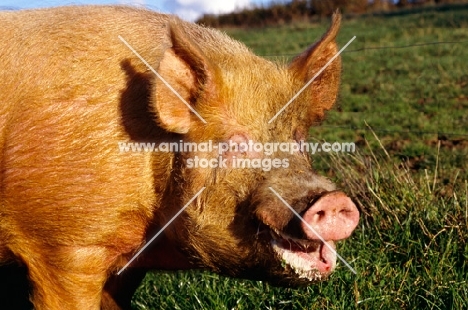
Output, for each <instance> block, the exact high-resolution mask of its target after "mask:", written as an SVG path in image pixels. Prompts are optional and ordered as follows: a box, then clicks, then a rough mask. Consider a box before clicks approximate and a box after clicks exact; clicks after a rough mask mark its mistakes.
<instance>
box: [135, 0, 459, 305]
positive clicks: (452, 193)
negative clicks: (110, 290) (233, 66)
mask: <svg viewBox="0 0 468 310" xmlns="http://www.w3.org/2000/svg"><path fill="white" fill-rule="evenodd" d="M466 16H468V7H467V6H455V7H452V9H451V8H446V9H444V10H442V11H437V10H426V11H422V12H419V13H417V14H410V13H405V14H401V15H398V14H392V16H385V15H382V16H374V17H372V16H367V17H366V18H356V19H350V20H345V21H344V22H343V28H342V31H341V33H340V36H339V39H338V40H339V43H340V46H343V45H344V44H345V43H346V42H347V41H348V40H349V39H350V38H351V37H352V36H353V35H356V36H357V39H356V41H355V42H353V43H352V44H351V46H350V47H349V48H348V50H347V51H346V52H345V53H344V54H343V80H342V87H341V98H340V100H339V106H340V107H339V109H338V110H335V111H332V112H330V113H329V117H328V119H327V120H326V121H325V122H324V123H323V124H322V126H320V127H317V128H313V129H311V131H310V135H311V138H312V139H318V140H326V141H330V142H331V141H343V142H350V141H353V142H355V143H356V145H357V149H358V150H357V152H356V153H353V154H321V155H320V156H314V162H315V163H314V166H315V167H317V169H318V170H320V171H321V172H322V173H324V174H326V175H328V176H329V177H330V178H332V179H333V180H335V181H336V182H338V183H339V184H340V185H341V187H343V188H344V190H345V191H346V192H347V193H349V194H350V195H351V196H352V197H353V198H354V200H355V201H356V202H357V204H358V205H359V208H360V210H361V214H362V216H361V221H360V225H359V227H358V228H357V229H356V231H355V232H354V234H353V236H352V237H351V238H350V239H348V240H346V241H343V242H340V244H339V245H338V252H339V253H340V255H342V256H343V257H344V258H345V259H346V260H348V261H349V262H350V263H351V264H352V266H353V267H354V268H355V269H356V270H357V271H358V274H357V275H353V274H352V273H351V272H350V271H349V270H348V269H347V268H346V267H345V266H343V264H341V263H338V267H337V270H336V272H335V273H334V274H333V275H332V276H331V278H330V279H329V280H328V281H327V282H323V283H319V284H317V285H313V286H309V287H306V288H301V289H289V288H275V287H272V286H270V285H268V284H267V283H262V282H254V281H245V280H237V279H229V278H225V277H221V276H218V275H214V274H210V273H204V272H179V273H151V274H148V275H147V277H146V279H145V281H144V283H143V284H142V285H141V287H140V288H139V290H138V291H137V294H136V295H135V297H134V299H133V306H134V309H443V310H445V309H468V229H467V226H468V184H467V180H468V169H467V168H468V166H467V162H468V141H467V140H468V94H467V91H466V89H467V88H468V87H467V83H468V70H467V66H466V59H468V28H467V26H468V20H467V19H466ZM326 26H327V24H326V23H325V22H324V23H323V24H318V25H295V26H288V27H278V28H265V29H250V30H239V29H231V30H227V32H228V33H229V34H230V35H232V36H233V37H235V38H238V39H240V40H242V41H244V42H246V44H247V45H249V46H250V47H251V48H252V49H253V50H254V51H255V52H256V53H258V54H261V55H270V56H268V57H272V58H274V56H275V55H283V56H285V57H290V56H291V55H294V54H296V53H298V52H299V51H301V50H302V49H304V48H305V47H306V46H307V45H308V44H310V43H311V42H313V41H314V40H315V39H317V38H318V37H320V35H321V34H322V33H323V32H324V30H325V29H326ZM432 42H459V43H440V44H429V45H422V46H414V45H416V44H420V43H432ZM409 45H413V46H412V47H406V48H397V47H401V46H409ZM376 47H382V49H373V48H376ZM391 47H394V48H391Z"/></svg>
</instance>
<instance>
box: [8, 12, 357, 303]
mask: <svg viewBox="0 0 468 310" xmlns="http://www.w3.org/2000/svg"><path fill="white" fill-rule="evenodd" d="M0 20H1V24H2V27H1V29H0V35H1V38H2V42H1V44H0V63H1V67H0V81H1V83H2V91H1V92H0V128H1V130H0V154H1V157H0V167H1V170H0V182H1V183H0V264H3V265H11V264H18V265H20V266H23V268H26V270H27V275H28V279H29V282H30V287H31V294H30V300H31V302H32V304H33V305H34V307H35V309H39V310H42V309H48V310H51V309H80V310H82V309H99V308H100V307H101V306H102V308H104V309H119V308H128V307H129V303H130V299H131V295H132V293H133V291H134V290H135V288H136V287H137V286H138V284H139V281H140V280H141V279H142V277H143V276H144V274H145V272H146V271H147V270H149V269H158V270H183V269H205V270H211V271H213V272H216V273H219V274H222V275H226V276H231V277H238V278H248V279H256V280H264V281H269V282H271V283H272V284H276V285H284V286H299V285H308V284H311V283H314V282H316V281H319V280H323V279H326V278H327V277H328V276H329V275H330V274H331V272H332V271H333V270H334V268H335V265H336V252H335V251H334V250H333V249H334V248H335V242H336V241H338V240H342V239H345V238H347V237H349V236H350V234H351V233H352V231H353V230H354V229H355V227H356V225H357V223H358V221H359V211H358V209H357V208H356V206H355V204H354V203H353V202H352V200H351V199H350V198H349V197H348V196H347V195H346V194H344V193H343V192H342V191H340V190H338V189H337V188H336V186H335V185H334V184H333V183H332V182H330V181H329V180H327V179H326V178H324V177H322V176H319V175H318V174H316V173H315V172H314V171H313V170H312V168H311V161H310V157H309V156H308V154H307V152H305V151H303V150H297V149H296V150H295V151H294V152H283V153H281V154H276V153H275V155H274V156H281V160H280V162H279V163H280V164H279V165H274V167H273V168H271V167H270V168H271V169H259V168H258V167H243V168H239V167H234V164H235V163H236V160H238V159H247V160H254V159H257V160H261V161H262V163H263V162H265V161H264V160H265V159H271V158H272V156H270V157H268V156H267V155H265V153H264V152H261V151H256V150H252V149H250V148H244V147H240V146H242V145H244V146H245V145H247V144H248V143H251V142H255V143H263V144H265V143H276V142H285V143H290V144H292V145H294V144H297V143H299V141H303V140H305V139H306V138H307V132H308V128H309V127H310V126H312V125H315V124H317V123H319V122H320V121H321V120H322V119H323V117H324V115H325V113H326V111H327V110H329V109H330V108H332V106H333V105H334V103H335V101H336V98H337V95H338V88H339V80H340V74H341V72H340V71H341V64H340V59H339V57H338V58H336V59H335V60H334V61H333V62H331V64H330V65H329V66H328V67H326V69H325V70H324V71H323V72H322V73H321V74H320V75H319V76H318V77H317V78H315V79H314V80H313V82H312V83H310V84H309V85H308V86H307V87H306V88H305V89H304V91H302V92H301V93H300V95H299V96H297V98H296V99H295V100H294V101H293V102H291V104H290V105H288V106H287V107H286V108H285V109H284V111H282V112H281V113H279V114H278V112H279V111H281V109H282V108H283V106H284V105H285V103H286V102H288V101H289V100H290V98H292V97H293V96H294V95H295V94H297V93H298V92H299V91H300V90H301V88H303V87H304V85H306V83H307V82H308V81H309V80H311V78H312V77H313V76H314V75H315V74H316V73H317V72H319V70H320V69H321V68H322V67H323V66H324V65H325V64H326V63H327V62H328V61H329V60H330V59H332V57H333V56H334V55H335V54H336V53H337V45H336V43H335V38H336V36H337V33H338V30H339V25H340V16H339V14H335V15H334V16H333V18H332V23H331V26H330V28H329V29H328V31H327V32H326V33H325V35H324V36H323V37H322V38H321V39H320V40H318V41H317V42H316V43H315V44H313V45H311V46H310V47H309V48H308V49H306V50H305V51H304V52H303V53H301V54H299V55H298V56H297V57H296V58H294V59H293V60H292V61H291V63H289V64H286V63H273V62H271V61H268V60H265V59H263V58H261V57H258V56H256V55H254V54H253V53H252V52H251V51H250V50H249V49H248V48H247V47H246V46H244V45H243V44H241V43H239V42H237V41H235V40H233V39H231V38H229V37H228V36H227V35H225V34H223V33H221V32H219V31H217V30H213V29H209V28H205V27H203V26H199V25H195V24H192V23H188V22H184V21H182V20H180V19H178V18H177V17H174V16H170V15H164V14H159V13H156V12H153V11H150V10H146V9H142V8H134V7H126V6H70V7H61V8H49V9H39V10H25V11H18V12H2V13H0ZM163 80H164V81H165V82H164V81H163ZM273 118H274V120H273ZM207 141H212V142H213V143H218V144H220V143H228V142H229V143H230V147H229V149H224V148H223V150H222V151H220V150H219V149H218V150H211V151H206V152H205V151H201V150H191V151H188V152H182V151H172V152H127V151H122V149H119V145H121V143H127V142H128V143H140V142H153V143H156V145H161V144H162V143H168V142H173V143H181V144H182V143H199V144H201V143H205V142H207ZM119 143H120V144H119ZM220 145H221V144H220ZM196 157H197V158H200V159H210V158H211V159H212V158H215V159H216V158H217V157H220V158H221V157H222V158H224V160H225V161H226V162H227V163H228V164H227V165H226V166H222V165H218V166H215V167H200V166H199V167H193V166H189V164H188V163H189V162H190V160H192V159H194V158H196ZM192 163H193V162H192ZM275 193H277V194H278V195H276V194H275ZM196 194H198V195H197V196H196V198H195V199H193V198H194V197H195V195H196ZM280 198H281V199H283V200H284V201H282V200H281V199H280ZM189 202H190V203H189ZM187 203H188V204H187ZM285 203H286V204H287V205H289V206H290V207H291V208H292V209H290V208H289V207H288V206H287V205H286V204H285ZM184 205H186V208H185V209H183V210H182V207H184ZM180 210H182V212H180ZM293 210H294V211H295V213H297V214H299V215H300V216H301V218H302V219H301V218H298V217H297V216H296V215H295V214H294V212H293ZM178 212H179V213H180V214H179V215H178V216H176V217H175V215H176V214H177V213H178ZM169 221H172V222H171V223H170V225H168V226H167V227H166V228H165V229H164V230H162V228H163V227H164V226H165V225H166V224H167V223H168V222H169ZM158 232H160V235H159V236H158V237H157V238H155V240H154V241H153V240H151V239H152V237H153V236H154V235H155V234H156V233H158ZM150 240H151V241H152V243H150ZM146 245H149V246H148V248H146V249H145V250H144V251H143V252H142V253H141V255H140V256H139V257H137V259H135V260H134V261H132V263H131V264H130V266H129V267H128V268H126V269H125V270H122V269H123V267H124V266H126V265H127V263H129V262H130V261H131V259H132V258H133V257H134V255H135V254H136V253H137V252H138V251H139V250H140V249H142V247H143V246H146ZM119 271H121V272H119Z"/></svg>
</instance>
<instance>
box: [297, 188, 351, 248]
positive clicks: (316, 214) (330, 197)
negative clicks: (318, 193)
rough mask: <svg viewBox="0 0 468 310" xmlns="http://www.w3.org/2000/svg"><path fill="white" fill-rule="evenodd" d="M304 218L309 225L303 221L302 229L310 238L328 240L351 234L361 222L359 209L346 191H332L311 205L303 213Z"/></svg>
mask: <svg viewBox="0 0 468 310" xmlns="http://www.w3.org/2000/svg"><path fill="white" fill-rule="evenodd" d="M303 219H304V221H305V222H306V223H307V224H308V225H306V224H305V223H304V222H302V223H301V225H302V229H303V231H304V232H305V234H306V236H307V237H308V238H309V239H314V240H317V239H320V237H322V238H323V239H324V240H327V241H329V240H335V241H336V240H341V239H345V238H347V237H349V236H350V235H351V233H352V232H353V230H354V229H355V228H356V226H357V224H358V222H359V211H358V209H357V208H356V206H355V204H354V203H353V202H352V201H351V199H350V198H349V197H348V196H346V195H345V194H344V193H342V192H331V193H328V194H325V195H324V196H322V197H320V198H319V199H318V200H317V201H316V202H315V203H314V204H313V205H312V206H310V207H309V209H308V210H307V211H306V212H305V213H304V214H303ZM309 226H310V227H312V228H313V229H314V231H315V232H314V231H313V230H311V229H310V228H309ZM317 234H319V235H320V237H318V236H317Z"/></svg>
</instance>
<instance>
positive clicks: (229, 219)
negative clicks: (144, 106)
mask: <svg viewBox="0 0 468 310" xmlns="http://www.w3.org/2000/svg"><path fill="white" fill-rule="evenodd" d="M339 24H340V17H339V16H338V15H335V16H334V17H333V21H332V25H331V27H330V29H329V30H328V32H327V33H326V34H325V35H324V36H323V37H322V38H321V39H320V40H319V41H318V42H317V43H315V44H314V45H312V46H311V47H310V48H308V49H307V50H306V51H305V52H303V53H302V54H300V55H299V56H297V57H296V58H295V59H294V60H293V61H292V62H291V63H290V64H284V65H283V64H274V63H272V62H269V61H267V60H264V59H262V58H259V57H257V56H255V55H253V54H252V53H251V52H250V51H249V50H248V49H247V48H245V47H244V46H243V45H241V44H240V43H237V42H235V41H233V40H231V39H229V38H227V37H226V36H224V35H222V34H220V33H218V32H215V31H212V30H207V29H204V28H201V27H194V26H189V25H187V24H185V23H182V22H180V21H177V20H172V21H170V22H169V29H170V31H169V35H168V37H169V38H170V40H171V43H170V45H171V46H170V47H169V48H168V49H167V50H166V52H165V54H164V57H163V58H162V60H161V62H160V63H159V66H158V71H159V73H160V74H161V76H163V77H164V78H165V79H166V80H167V82H168V83H169V84H170V85H171V86H172V87H173V88H174V89H175V90H176V91H177V92H178V93H179V94H180V95H181V96H182V97H183V98H184V99H185V100H186V102H187V103H188V104H189V105H190V106H191V108H193V109H194V110H195V111H196V112H197V113H198V114H199V115H200V116H201V117H202V118H203V120H204V121H205V122H204V121H203V120H202V119H201V118H199V117H198V116H197V115H196V114H195V113H194V112H193V111H192V110H191V109H190V108H189V107H188V106H187V105H186V104H184V103H183V102H182V101H181V100H180V98H178V97H177V96H176V95H174V93H173V92H172V91H171V90H169V89H168V88H167V87H166V86H165V85H163V84H162V82H160V81H156V90H157V91H156V95H155V96H156V97H155V98H154V100H153V102H154V103H155V104H154V109H155V114H156V117H157V121H158V123H159V126H160V127H162V128H164V130H166V131H167V132H171V133H173V134H175V139H174V141H178V142H179V141H183V142H185V143H187V142H192V143H207V142H208V141H210V140H211V141H212V143H213V145H218V143H229V141H231V145H233V144H237V145H240V146H242V143H248V142H249V141H252V142H256V143H262V144H263V145H265V144H267V143H270V145H271V143H288V144H289V145H294V144H295V143H299V142H300V141H304V140H306V138H307V132H308V128H309V127H310V126H312V125H313V124H315V123H318V122H319V121H320V120H321V119H322V118H323V116H324V113H325V112H326V110H329V109H330V108H331V107H332V106H333V104H334V102H335V100H336V97H337V91H338V87H339V78H340V70H341V69H340V59H339V58H337V59H335V60H334V61H333V62H332V63H331V64H330V65H329V66H328V67H327V68H326V69H325V70H324V71H323V72H322V73H321V74H320V75H318V77H316V78H315V79H314V81H313V82H312V83H311V84H310V85H308V86H307V87H306V89H305V90H304V91H302V92H301V93H300V95H299V96H298V97H297V98H295V100H294V101H292V102H291V104H290V105H289V106H287V107H286V108H285V109H284V110H283V111H282V112H281V113H279V115H278V116H277V117H276V118H275V119H274V120H272V121H271V122H269V121H270V120H271V119H272V118H273V117H274V116H275V115H276V114H277V113H278V112H279V111H280V110H281V109H282V108H283V107H284V105H285V104H286V103H287V102H289V101H290V99H291V98H292V97H293V96H295V95H296V94H297V93H298V92H299V91H300V90H301V88H303V87H304V86H305V85H306V84H307V82H308V81H310V80H311V79H312V78H313V77H314V76H315V75H316V73H318V72H319V70H321V69H322V67H323V66H324V65H325V64H326V63H327V62H328V61H329V60H330V59H331V58H332V57H333V56H334V55H335V54H336V53H337V45H336V43H335V37H336V35H337V32H338V28H339ZM172 137H174V135H173V136H172ZM156 156H171V157H170V160H167V159H164V160H163V159H158V160H159V162H164V163H166V164H167V165H168V169H166V171H167V174H168V177H167V180H168V181H167V182H166V183H167V186H166V187H165V188H164V198H163V199H162V201H161V207H160V210H161V215H160V216H158V218H160V219H161V223H160V225H161V226H162V225H163V224H164V222H165V221H167V220H168V219H169V218H170V216H172V215H173V214H175V213H176V212H177V211H178V210H179V209H180V208H182V207H183V206H184V205H185V203H187V202H188V201H189V200H190V199H191V198H192V197H193V196H194V195H195V193H197V192H198V191H199V190H200V189H201V188H202V187H205V190H204V191H203V192H202V194H201V195H200V196H198V197H197V199H195V200H194V202H193V203H192V204H191V205H190V206H189V207H188V208H187V209H186V210H185V211H184V212H183V213H182V214H181V215H180V216H179V217H178V218H177V219H176V221H175V222H174V224H173V225H171V226H170V227H169V228H168V229H167V231H166V234H167V236H168V238H169V239H170V240H173V242H175V243H176V244H177V246H178V247H180V248H183V249H184V252H185V253H186V255H187V256H188V257H190V261H191V262H192V264H194V265H195V266H198V267H202V268H207V269H210V270H213V271H215V272H218V273H221V274H227V275H230V276H235V277H244V278H252V279H263V280H269V281H271V282H274V283H276V284H282V285H290V284H304V283H310V282H313V281H317V280H321V279H324V278H326V277H327V276H328V275H329V274H330V273H331V272H332V271H333V269H334V268H335V265H336V253H335V252H334V251H333V249H334V248H335V241H338V240H341V239H345V238H347V237H348V236H349V235H350V234H351V232H352V231H353V230H354V228H355V227H356V225H357V222H358V219H359V212H358V210H357V208H356V207H355V205H354V204H353V203H352V201H351V199H350V198H348V197H347V196H346V195H345V194H344V193H342V192H340V191H337V190H336V188H335V186H334V185H333V183H331V182H330V181H328V180H327V179H325V178H324V177H321V176H319V175H317V174H315V173H314V172H313V171H312V169H311V163H310V159H309V155H308V154H307V153H303V152H301V151H297V150H295V151H294V152H276V153H273V154H269V153H268V154H266V152H264V151H262V150H258V149H257V150H252V149H247V150H246V149H242V147H241V148H239V149H235V148H229V149H228V150H222V151H220V150H219V149H213V150H212V151H211V152H202V151H200V150H198V151H193V150H192V151H191V152H178V153H174V154H171V155H156ZM218 156H221V158H219V157H218ZM161 158H162V157H161ZM196 158H198V160H199V161H198V162H197V161H196ZM275 158H276V159H277V160H276V162H275V161H274V160H275ZM201 159H206V160H211V161H210V162H208V161H204V162H201V161H200V160H201ZM236 159H247V160H251V162H250V163H251V164H252V163H254V166H256V167H255V168H252V167H251V168H242V164H240V166H239V165H237V168H235V167H233V163H234V162H235V160H236ZM223 160H224V162H223ZM254 160H256V161H254ZM207 163H209V164H211V166H210V167H207V166H206V164H207ZM273 163H276V164H273ZM197 165H198V167H197ZM258 165H261V167H259V166H258ZM200 166H203V167H200ZM272 189H273V190H274V191H276V192H277V193H278V194H279V196H281V198H282V199H284V202H286V203H287V204H288V205H289V206H290V207H291V208H292V209H293V210H294V211H295V212H297V213H298V214H299V215H300V216H301V217H302V219H303V220H301V219H300V218H298V217H297V216H296V215H295V214H294V212H293V211H292V210H291V209H290V208H289V207H288V206H287V205H286V204H285V203H284V202H283V201H282V200H280V198H279V197H278V196H277V195H276V194H275V193H274V192H273V191H272ZM311 228H312V229H311ZM318 235H319V236H318ZM324 242H325V243H327V244H325V243H324Z"/></svg>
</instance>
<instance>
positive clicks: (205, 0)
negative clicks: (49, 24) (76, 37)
mask: <svg viewBox="0 0 468 310" xmlns="http://www.w3.org/2000/svg"><path fill="white" fill-rule="evenodd" d="M270 1H271V0H0V9H29V8H43V7H53V6H61V5H72V4H80V5H84V4H132V5H139V6H145V7H147V8H149V9H152V10H155V11H159V12H163V13H171V14H176V15H178V16H180V17H181V18H183V19H185V20H188V21H194V20H195V19H197V18H198V17H201V16H202V15H203V14H204V13H215V14H218V13H228V12H231V11H233V10H235V9H238V8H244V7H248V6H249V5H252V4H255V5H259V4H266V3H269V2H270Z"/></svg>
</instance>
